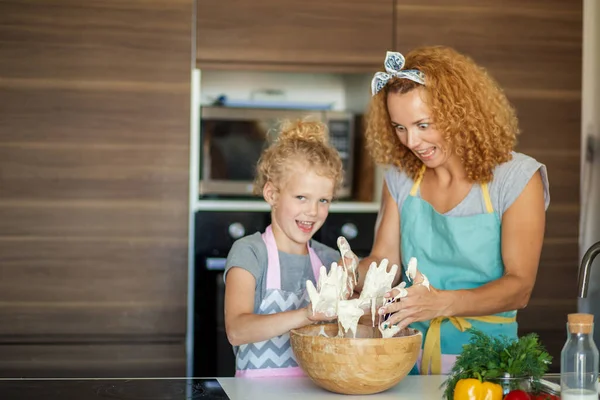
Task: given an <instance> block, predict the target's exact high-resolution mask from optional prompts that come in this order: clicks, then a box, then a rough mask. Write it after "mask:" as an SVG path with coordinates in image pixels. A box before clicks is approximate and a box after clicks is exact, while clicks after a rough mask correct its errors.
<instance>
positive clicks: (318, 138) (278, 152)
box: [254, 120, 343, 195]
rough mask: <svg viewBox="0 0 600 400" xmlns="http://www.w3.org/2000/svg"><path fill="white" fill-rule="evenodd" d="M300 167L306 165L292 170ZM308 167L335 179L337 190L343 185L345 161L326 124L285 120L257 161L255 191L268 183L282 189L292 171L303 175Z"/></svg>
mask: <svg viewBox="0 0 600 400" xmlns="http://www.w3.org/2000/svg"><path fill="white" fill-rule="evenodd" d="M298 167H304V168H303V169H302V170H298V171H296V170H293V168H298ZM307 169H313V170H314V171H315V172H316V173H317V174H318V175H321V176H325V177H327V178H330V179H332V180H333V181H334V193H335V192H337V190H338V189H339V188H340V186H341V185H342V180H343V169H342V160H341V158H340V155H339V153H338V152H337V150H336V149H335V148H334V147H333V146H332V145H331V144H330V142H329V133H328V129H327V126H326V125H325V124H323V123H322V122H317V121H308V120H297V121H284V122H283V123H282V124H281V128H280V132H279V134H278V135H277V138H276V139H275V141H274V142H273V143H272V144H271V145H270V146H269V147H268V148H267V149H265V150H264V151H263V153H262V155H261V156H260V159H259V160H258V163H257V166H256V179H255V181H254V193H255V194H258V195H260V194H262V191H263V188H264V186H265V184H266V183H267V182H272V183H273V184H274V185H275V187H276V188H278V189H281V188H282V187H283V185H284V184H285V181H286V179H287V178H288V177H289V173H299V174H301V173H304V172H305V171H306V170H307Z"/></svg>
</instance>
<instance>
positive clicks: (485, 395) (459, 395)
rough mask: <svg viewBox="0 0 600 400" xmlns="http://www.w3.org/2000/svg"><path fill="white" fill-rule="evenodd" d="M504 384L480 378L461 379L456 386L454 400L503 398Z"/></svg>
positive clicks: (493, 399)
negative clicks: (482, 380) (480, 379)
mask: <svg viewBox="0 0 600 400" xmlns="http://www.w3.org/2000/svg"><path fill="white" fill-rule="evenodd" d="M502 397H503V393H502V386H500V385H498V384H496V383H492V382H481V381H479V380H478V379H461V380H459V381H458V382H456V386H455V387H454V400H502Z"/></svg>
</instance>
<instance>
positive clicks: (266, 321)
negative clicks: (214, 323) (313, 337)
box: [225, 267, 331, 346]
mask: <svg viewBox="0 0 600 400" xmlns="http://www.w3.org/2000/svg"><path fill="white" fill-rule="evenodd" d="M225 282H226V285H225V330H226V332H227V339H228V340H229V343H231V345H232V346H239V345H241V344H246V343H256V342H262V341H263V340H268V339H272V338H274V337H276V336H279V335H282V334H284V333H287V332H289V331H290V330H291V329H295V328H300V327H303V326H306V325H310V324H312V323H313V322H314V321H320V320H325V319H331V318H324V317H323V316H322V315H319V314H317V315H315V316H313V315H312V311H311V308H310V306H309V307H305V308H301V309H298V310H293V311H285V312H281V313H276V314H265V315H260V314H254V293H255V287H256V280H255V279H254V276H253V275H252V274H251V273H250V272H248V271H246V270H245V269H242V268H238V267H233V268H231V269H230V270H229V271H228V272H227V278H226V280H225Z"/></svg>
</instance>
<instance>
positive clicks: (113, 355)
mask: <svg viewBox="0 0 600 400" xmlns="http://www.w3.org/2000/svg"><path fill="white" fill-rule="evenodd" d="M0 353H2V357H0V377H2V378H16V377H23V376H28V377H35V378H92V377H97V378H114V377H130V378H143V377H148V376H164V377H181V376H185V347H184V346H183V345H182V344H178V343H168V342H167V343H127V344H57V345H48V344H38V345H35V344H33V345H14V344H11V345H0ZM101 384H102V382H101V381H100V382H99V386H100V385H101ZM63 394H64V395H65V398H77V397H78V396H80V395H81V393H76V394H75V393H74V396H73V397H71V396H67V393H63Z"/></svg>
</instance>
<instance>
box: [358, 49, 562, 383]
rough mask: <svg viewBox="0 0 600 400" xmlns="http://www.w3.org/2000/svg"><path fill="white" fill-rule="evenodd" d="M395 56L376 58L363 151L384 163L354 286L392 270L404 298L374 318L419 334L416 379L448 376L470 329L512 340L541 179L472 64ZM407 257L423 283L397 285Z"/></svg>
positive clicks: (531, 261) (538, 225) (541, 201)
mask: <svg viewBox="0 0 600 400" xmlns="http://www.w3.org/2000/svg"><path fill="white" fill-rule="evenodd" d="M404 61H405V60H404V57H403V56H402V55H401V54H400V53H391V52H388V54H387V57H386V60H385V67H386V71H387V72H385V73H382V72H378V73H377V74H375V77H374V78H373V82H372V94H373V97H372V99H371V104H370V109H369V113H368V125H367V132H366V135H367V146H368V148H369V150H370V152H371V154H372V156H373V157H374V159H375V161H376V162H378V163H380V164H383V165H388V166H390V168H389V169H388V170H387V172H386V175H385V183H384V185H383V194H382V200H381V208H380V212H379V217H378V223H377V226H376V235H375V241H374V244H373V248H372V252H371V254H370V256H369V257H367V258H366V259H363V260H362V261H361V262H360V265H359V269H358V271H359V282H358V285H357V287H356V291H360V289H361V287H362V283H363V279H364V276H365V274H366V271H367V268H368V266H369V264H370V263H371V262H374V261H375V262H380V261H381V259H383V258H388V259H389V261H390V265H392V264H398V265H402V268H400V271H401V275H402V279H403V280H404V281H405V282H407V287H408V289H407V293H408V294H407V296H406V297H404V298H402V300H401V301H398V302H395V303H392V304H389V305H388V306H386V307H385V308H382V309H381V310H379V312H380V313H381V314H390V313H391V314H392V315H391V316H390V317H389V319H388V320H387V321H386V323H388V324H398V326H399V327H400V328H401V329H402V328H404V327H406V326H411V327H413V328H416V329H418V330H420V331H421V332H422V333H423V335H424V347H423V353H422V357H421V361H420V362H418V363H417V365H420V372H421V373H422V374H427V373H432V374H439V373H448V372H449V371H450V369H451V368H452V365H453V363H454V360H455V359H456V356H457V355H458V354H460V352H461V351H462V346H463V345H464V344H466V343H467V342H468V341H469V334H468V333H467V332H465V331H466V329H468V328H469V327H470V326H473V327H476V328H478V329H480V330H482V331H484V332H486V333H488V334H490V335H493V336H497V335H505V336H507V337H514V338H516V336H517V323H516V310H518V309H520V308H524V307H525V306H526V305H527V302H528V301H529V297H530V295H531V292H532V290H533V286H534V283H535V278H536V273H537V268H538V263H539V259H540V253H541V248H542V241H543V236H544V228H545V211H546V209H547V207H548V204H549V201H550V197H549V190H548V180H547V173H546V167H545V166H544V165H542V164H540V163H538V162H537V161H536V160H534V159H533V158H531V157H528V156H526V155H523V154H519V153H515V152H514V151H513V149H514V146H515V142H516V136H517V134H518V133H519V129H518V125H517V118H516V116H515V111H514V110H513V108H512V107H511V105H510V104H509V102H508V100H507V98H506V97H505V95H504V93H503V92H502V90H501V89H500V87H499V86H498V84H497V83H496V82H495V81H494V80H493V79H492V78H491V77H490V76H489V75H488V74H487V73H486V72H485V70H484V69H482V68H481V67H479V66H477V65H476V64H475V63H474V62H473V61H472V60H471V59H470V58H468V57H466V56H464V55H462V54H459V53H457V52H456V51H454V50H452V49H450V48H445V47H424V48H419V49H416V50H414V51H412V52H411V53H409V54H408V55H407V57H406V65H404ZM412 257H415V258H416V259H417V262H418V270H419V272H420V273H422V274H423V275H424V276H425V277H427V279H428V280H429V283H430V285H429V286H428V287H427V286H425V285H417V284H413V285H412V286H411V284H410V280H407V279H406V267H407V265H408V260H409V259H410V258H412ZM399 275H400V274H399ZM396 280H397V281H399V280H400V276H398V277H397V279H396ZM422 280H423V276H420V275H417V278H415V282H417V283H418V282H420V281H422ZM396 283H397V282H396ZM396 294H398V291H397V290H393V291H392V292H391V293H390V294H388V295H391V296H395V295H396Z"/></svg>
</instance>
